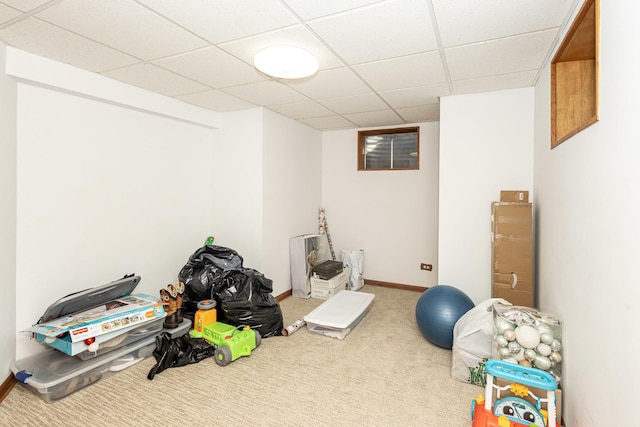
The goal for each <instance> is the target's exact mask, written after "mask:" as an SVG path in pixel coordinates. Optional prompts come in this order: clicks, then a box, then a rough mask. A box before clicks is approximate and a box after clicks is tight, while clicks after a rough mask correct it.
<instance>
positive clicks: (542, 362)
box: [533, 356, 551, 371]
mask: <svg viewBox="0 0 640 427" xmlns="http://www.w3.org/2000/svg"><path fill="white" fill-rule="evenodd" d="M533 364H534V365H535V366H536V368H538V369H542V370H543V371H546V370H547V369H549V368H550V367H551V361H550V360H549V358H548V357H545V356H538V357H536V360H535V361H534V362H533Z"/></svg>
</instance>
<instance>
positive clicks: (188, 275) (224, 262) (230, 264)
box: [178, 245, 243, 320]
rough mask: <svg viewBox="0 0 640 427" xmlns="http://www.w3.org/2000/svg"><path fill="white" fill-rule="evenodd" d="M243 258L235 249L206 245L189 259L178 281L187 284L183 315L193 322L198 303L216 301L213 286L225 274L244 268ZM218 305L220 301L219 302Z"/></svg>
mask: <svg viewBox="0 0 640 427" xmlns="http://www.w3.org/2000/svg"><path fill="white" fill-rule="evenodd" d="M242 261H243V259H242V257H241V256H240V255H239V254H238V253H237V252H236V251H234V250H233V249H229V248H225V247H223V246H216V245H205V246H203V247H202V248H200V249H198V250H197V251H195V252H194V253H193V255H191V256H190V257H189V260H188V261H187V264H186V265H185V266H184V267H182V270H180V273H179V274H178V279H180V281H181V282H182V283H184V284H185V292H184V297H183V301H182V313H183V314H184V316H185V317H187V318H189V319H191V320H193V316H194V314H195V312H196V310H197V307H196V306H197V304H198V302H200V301H202V300H205V299H216V300H217V298H216V296H215V294H214V293H213V286H214V284H216V283H219V282H220V280H221V278H222V276H223V275H224V273H225V272H228V271H231V270H236V269H238V268H242ZM217 302H218V303H219V302H220V301H217Z"/></svg>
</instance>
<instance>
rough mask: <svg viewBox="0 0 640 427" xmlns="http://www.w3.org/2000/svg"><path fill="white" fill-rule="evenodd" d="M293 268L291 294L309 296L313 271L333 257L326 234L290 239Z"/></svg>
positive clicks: (298, 296)
mask: <svg viewBox="0 0 640 427" xmlns="http://www.w3.org/2000/svg"><path fill="white" fill-rule="evenodd" d="M289 258H290V260H289V261H290V268H291V295H293V296H294V297H297V298H309V296H310V295H311V281H310V279H311V271H312V270H313V267H315V266H316V264H319V263H321V262H323V261H327V260H330V259H331V249H330V247H329V240H328V239H327V235H326V234H305V235H301V236H296V237H292V238H291V239H289Z"/></svg>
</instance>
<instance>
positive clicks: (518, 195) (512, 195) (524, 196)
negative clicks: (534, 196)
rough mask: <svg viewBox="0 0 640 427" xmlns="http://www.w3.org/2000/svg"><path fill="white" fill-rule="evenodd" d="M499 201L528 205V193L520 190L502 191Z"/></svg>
mask: <svg viewBox="0 0 640 427" xmlns="http://www.w3.org/2000/svg"><path fill="white" fill-rule="evenodd" d="M500 201H501V202H520V203H529V192H528V191H522V190H503V191H501V192H500Z"/></svg>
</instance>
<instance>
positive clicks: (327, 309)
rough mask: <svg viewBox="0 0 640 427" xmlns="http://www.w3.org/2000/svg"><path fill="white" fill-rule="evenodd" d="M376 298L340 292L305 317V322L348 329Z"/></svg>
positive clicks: (362, 293)
mask: <svg viewBox="0 0 640 427" xmlns="http://www.w3.org/2000/svg"><path fill="white" fill-rule="evenodd" d="M374 298H375V295H374V294H369V293H366V292H356V291H340V292H338V293H337V294H335V295H334V296H333V297H331V298H329V299H328V300H327V301H325V302H323V303H322V304H320V305H319V306H318V307H317V308H316V309H315V310H313V311H312V312H311V313H309V314H307V315H306V316H304V321H305V322H307V323H313V324H317V325H322V326H330V327H333V328H348V327H349V325H351V324H352V323H353V322H355V321H356V320H357V319H358V317H359V316H360V315H361V314H362V313H363V312H364V311H365V310H366V309H367V308H368V307H369V305H371V302H372V301H373V299H374Z"/></svg>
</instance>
